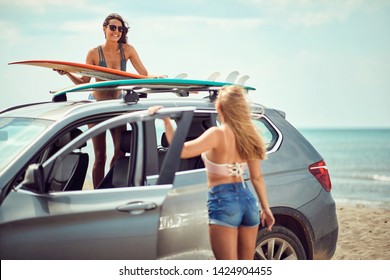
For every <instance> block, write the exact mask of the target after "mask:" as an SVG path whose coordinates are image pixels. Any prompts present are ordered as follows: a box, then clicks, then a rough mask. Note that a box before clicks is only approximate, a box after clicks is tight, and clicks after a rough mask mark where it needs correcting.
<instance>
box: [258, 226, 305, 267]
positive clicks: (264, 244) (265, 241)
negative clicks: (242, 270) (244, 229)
mask: <svg viewBox="0 0 390 280" xmlns="http://www.w3.org/2000/svg"><path fill="white" fill-rule="evenodd" d="M254 259H255V260H306V253H305V249H304V248H303V245H302V243H301V242H300V241H299V238H298V237H297V236H296V235H295V234H294V233H293V232H292V231H291V230H289V229H287V228H284V227H282V226H273V227H272V231H268V230H267V229H266V228H264V229H261V230H260V231H259V233H258V234H257V241H256V251H255V257H254Z"/></svg>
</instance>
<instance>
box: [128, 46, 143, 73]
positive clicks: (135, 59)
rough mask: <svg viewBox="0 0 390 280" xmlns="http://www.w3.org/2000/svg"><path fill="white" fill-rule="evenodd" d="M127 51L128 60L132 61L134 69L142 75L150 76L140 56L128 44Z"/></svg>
mask: <svg viewBox="0 0 390 280" xmlns="http://www.w3.org/2000/svg"><path fill="white" fill-rule="evenodd" d="M126 49H127V53H128V54H129V55H128V58H129V59H130V61H131V64H132V65H133V67H134V69H135V70H136V71H137V72H138V74H140V75H144V76H148V71H147V70H146V68H145V66H144V64H143V63H142V61H141V58H140V57H139V56H138V53H137V51H136V50H135V48H134V47H133V46H132V45H129V44H126Z"/></svg>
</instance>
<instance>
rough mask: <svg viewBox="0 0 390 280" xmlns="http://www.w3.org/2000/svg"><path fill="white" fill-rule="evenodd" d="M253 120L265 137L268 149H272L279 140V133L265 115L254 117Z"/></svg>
mask: <svg viewBox="0 0 390 280" xmlns="http://www.w3.org/2000/svg"><path fill="white" fill-rule="evenodd" d="M253 122H254V124H255V125H256V127H257V128H258V129H259V131H260V134H261V135H262V137H263V139H264V142H265V145H266V148H267V151H271V150H272V148H273V147H274V146H275V144H276V142H277V138H278V133H277V132H276V130H275V129H274V128H273V126H271V125H270V123H269V122H268V121H267V120H266V119H265V118H264V117H262V118H258V119H254V120H253Z"/></svg>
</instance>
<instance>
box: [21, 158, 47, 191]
mask: <svg viewBox="0 0 390 280" xmlns="http://www.w3.org/2000/svg"><path fill="white" fill-rule="evenodd" d="M22 185H23V186H25V187H26V188H28V189H30V190H33V191H36V192H37V193H44V192H45V184H44V175H43V168H42V165H40V164H31V165H29V166H28V168H27V170H26V173H25V175H24V179H23V182H22Z"/></svg>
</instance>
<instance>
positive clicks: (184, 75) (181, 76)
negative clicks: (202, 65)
mask: <svg viewBox="0 0 390 280" xmlns="http://www.w3.org/2000/svg"><path fill="white" fill-rule="evenodd" d="M187 77H188V74H187V73H180V74H178V75H176V76H175V79H185V78H187Z"/></svg>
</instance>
